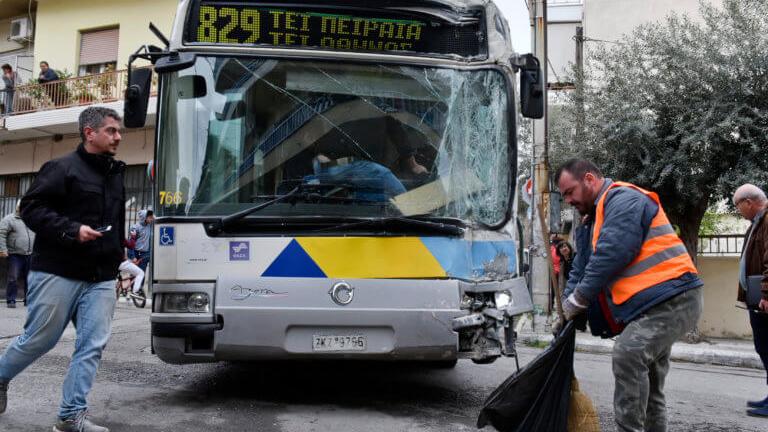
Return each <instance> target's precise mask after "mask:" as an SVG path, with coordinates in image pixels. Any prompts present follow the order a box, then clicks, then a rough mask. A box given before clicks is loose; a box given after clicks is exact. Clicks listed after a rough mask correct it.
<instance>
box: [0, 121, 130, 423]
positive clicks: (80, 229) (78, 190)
mask: <svg viewBox="0 0 768 432" xmlns="http://www.w3.org/2000/svg"><path fill="white" fill-rule="evenodd" d="M120 120H121V118H120V116H119V115H118V114H117V112H115V111H114V110H112V109H108V108H103V107H89V108H87V109H85V110H84V111H83V112H82V113H81V114H80V135H81V137H82V139H83V142H82V143H81V144H80V146H79V147H78V148H77V150H75V151H74V152H72V153H69V154H67V155H65V156H64V157H61V158H59V159H54V160H51V161H49V162H47V163H46V164H45V165H43V167H42V168H41V169H40V172H39V173H38V175H37V177H36V178H35V181H34V183H33V184H32V187H31V188H30V189H29V191H28V192H27V194H26V195H25V196H24V198H22V200H21V217H22V219H23V220H24V222H25V223H26V224H27V225H28V226H29V227H30V228H31V229H32V230H33V231H35V232H36V233H37V238H36V241H35V245H34V252H33V256H32V262H31V265H30V267H31V273H30V275H29V279H28V281H29V290H28V292H29V300H28V302H27V306H28V314H27V320H26V323H25V324H24V331H23V333H22V334H21V336H19V337H18V338H16V339H14V340H13V342H11V344H10V345H9V346H8V347H7V348H6V350H5V353H3V355H2V356H0V413H2V412H4V411H5V408H6V401H7V391H8V384H9V382H10V381H11V380H12V379H13V378H14V377H15V376H16V375H18V374H19V373H21V371H23V370H24V369H25V368H26V367H27V366H29V365H30V364H31V363H32V362H34V361H35V360H37V359H38V358H39V357H40V356H42V355H43V354H45V353H46V352H48V351H49V350H50V349H51V348H53V347H54V346H55V345H56V343H57V342H58V340H59V338H60V337H61V335H62V333H63V332H64V329H65V328H66V327H67V325H68V324H69V322H70V321H72V322H73V323H74V325H75V328H76V330H77V341H76V343H75V352H74V354H73V355H72V360H71V362H70V365H69V371H68V372H67V375H66V378H65V380H64V388H63V399H62V402H61V408H60V411H59V416H58V417H59V419H58V421H57V422H56V423H55V425H54V427H53V430H54V432H56V431H58V432H69V431H79V432H83V431H85V432H108V429H107V428H105V427H101V426H97V425H95V424H94V423H92V422H91V421H90V420H89V419H88V418H86V410H87V407H88V406H87V402H86V398H87V396H88V393H89V392H90V390H91V386H92V385H93V381H94V378H95V376H96V370H97V369H98V366H99V362H100V360H101V353H102V351H103V350H104V347H105V346H106V344H107V341H108V340H109V336H110V332H111V322H112V315H113V312H114V307H115V277H116V275H117V269H118V266H119V265H120V263H121V262H122V260H123V247H122V236H123V233H124V232H125V189H124V186H123V173H124V171H125V164H124V163H123V162H120V161H117V160H115V159H114V156H115V155H116V154H117V148H118V146H119V145H120V139H121V135H120Z"/></svg>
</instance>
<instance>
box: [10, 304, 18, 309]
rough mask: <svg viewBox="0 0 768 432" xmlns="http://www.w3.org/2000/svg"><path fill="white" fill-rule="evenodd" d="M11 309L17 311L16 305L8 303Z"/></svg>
mask: <svg viewBox="0 0 768 432" xmlns="http://www.w3.org/2000/svg"><path fill="white" fill-rule="evenodd" d="M8 308H9V309H16V303H8Z"/></svg>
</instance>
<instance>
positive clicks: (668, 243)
mask: <svg viewBox="0 0 768 432" xmlns="http://www.w3.org/2000/svg"><path fill="white" fill-rule="evenodd" d="M616 187H629V188H632V189H634V190H636V191H639V192H642V193H643V194H644V195H645V196H647V197H649V198H650V199H652V200H653V201H654V202H655V203H656V204H657V205H658V206H659V212H658V213H656V216H655V217H654V218H653V220H652V221H651V227H650V229H649V230H648V234H646V236H645V239H643V246H642V248H640V253H639V254H638V255H637V257H635V259H634V260H633V261H632V262H631V263H629V265H628V266H627V267H626V268H625V269H624V270H623V271H622V272H621V273H620V274H619V275H618V277H617V279H616V280H615V281H614V282H613V284H612V285H611V286H610V289H611V296H612V297H613V303H614V304H617V305H618V304H622V303H624V302H625V301H627V300H629V299H630V298H631V297H632V296H633V295H635V294H637V293H639V292H640V291H643V290H645V289H648V288H650V287H652V286H655V285H658V284H660V283H662V282H666V281H668V280H671V279H675V278H678V277H680V276H682V275H684V274H685V273H693V274H697V273H698V271H697V270H696V267H695V266H694V265H693V260H691V256H690V255H688V251H687V250H686V249H685V245H684V244H683V242H682V240H680V238H679V237H678V236H677V234H675V230H674V228H672V224H671V223H669V219H667V215H666V213H664V209H663V208H662V207H661V202H660V201H659V196H658V195H656V194H655V193H653V192H649V191H647V190H645V189H642V188H639V187H637V186H635V185H633V184H631V183H626V182H614V183H613V184H611V185H610V186H609V187H608V189H606V190H605V192H604V193H603V195H602V196H601V197H600V200H599V201H598V202H597V209H596V211H595V226H594V231H593V233H592V252H593V253H594V252H595V251H596V249H597V239H598V238H599V237H600V229H601V228H602V226H603V221H604V218H605V197H606V196H607V195H608V191H609V190H611V189H613V188H616Z"/></svg>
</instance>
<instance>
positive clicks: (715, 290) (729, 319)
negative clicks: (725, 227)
mask: <svg viewBox="0 0 768 432" xmlns="http://www.w3.org/2000/svg"><path fill="white" fill-rule="evenodd" d="M697 265H698V268H699V274H700V276H701V278H702V280H703V281H704V312H703V313H702V316H701V320H700V321H699V330H701V332H702V334H703V335H705V336H708V337H729V338H730V337H737V338H751V337H752V329H751V328H750V326H749V317H748V316H747V311H745V310H743V309H739V308H737V307H735V304H736V284H737V280H738V278H739V258H738V257H736V256H729V257H705V256H699V258H698V263H697Z"/></svg>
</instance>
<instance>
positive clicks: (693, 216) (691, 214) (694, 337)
mask: <svg viewBox="0 0 768 432" xmlns="http://www.w3.org/2000/svg"><path fill="white" fill-rule="evenodd" d="M705 196H709V195H705ZM707 207H709V199H705V200H701V201H699V202H698V203H697V205H695V206H691V207H690V208H687V209H685V211H684V213H683V214H682V215H668V216H669V219H670V222H672V223H673V224H675V225H677V227H678V228H679V230H680V240H682V241H683V244H685V248H686V249H688V254H689V255H690V256H691V259H692V260H693V264H694V265H696V261H697V256H698V242H699V228H700V227H701V221H702V219H704V213H706V212H707ZM684 340H685V341H686V342H687V343H699V342H701V341H702V340H703V338H702V336H701V332H700V331H699V326H698V323H697V324H696V325H695V326H694V327H693V330H691V331H690V332H688V333H686V335H685V336H684Z"/></svg>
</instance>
